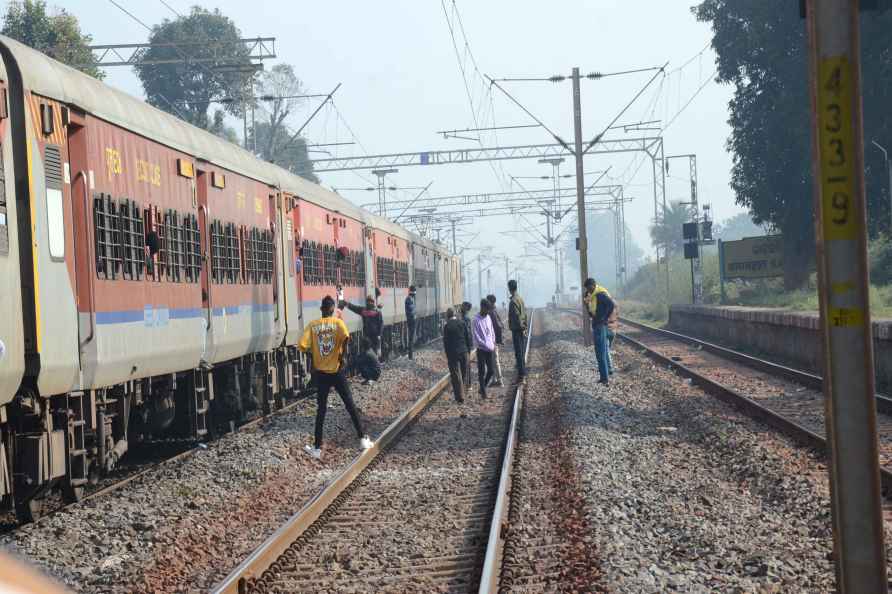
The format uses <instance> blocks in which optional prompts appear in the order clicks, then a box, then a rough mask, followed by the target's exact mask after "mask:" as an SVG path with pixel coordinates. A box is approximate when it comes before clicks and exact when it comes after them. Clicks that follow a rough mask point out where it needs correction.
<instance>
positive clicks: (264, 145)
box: [250, 64, 319, 182]
mask: <svg viewBox="0 0 892 594" xmlns="http://www.w3.org/2000/svg"><path fill="white" fill-rule="evenodd" d="M257 92H258V95H259V96H260V98H261V100H262V101H263V103H262V105H265V106H269V107H268V109H267V110H266V113H267V116H268V117H267V118H266V121H265V122H259V123H257V124H256V125H255V126H254V128H255V129H254V130H253V132H252V136H251V143H250V146H252V147H255V146H256V148H255V152H256V153H257V155H258V156H259V157H260V158H261V159H263V160H265V161H269V162H270V163H275V164H277V165H281V166H282V167H285V168H286V169H288V170H289V171H291V172H292V173H296V174H297V175H300V176H302V177H305V178H307V179H308V180H310V181H313V182H318V181H319V179H318V178H317V177H316V176H315V175H314V174H313V163H312V162H311V161H310V159H309V156H308V154H307V143H306V141H305V140H304V139H303V138H301V137H297V138H294V139H292V136H293V133H292V132H290V131H289V129H288V126H287V125H286V123H285V122H286V119H287V118H288V116H289V115H291V113H292V112H293V111H294V110H295V108H297V107H298V105H300V104H301V102H302V101H304V100H303V99H301V98H299V97H296V96H297V95H301V94H303V93H304V87H303V83H302V82H301V81H300V79H299V78H297V75H296V74H295V73H294V68H293V67H292V66H291V65H290V64H276V65H275V66H273V67H272V68H270V70H269V71H268V72H264V73H263V75H261V77H260V81H259V85H258V88H257Z"/></svg>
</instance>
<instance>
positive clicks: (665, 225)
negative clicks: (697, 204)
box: [650, 202, 692, 254]
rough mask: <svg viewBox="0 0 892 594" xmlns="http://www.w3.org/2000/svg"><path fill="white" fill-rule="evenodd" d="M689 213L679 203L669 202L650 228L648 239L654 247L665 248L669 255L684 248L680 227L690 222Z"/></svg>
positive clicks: (686, 208)
mask: <svg viewBox="0 0 892 594" xmlns="http://www.w3.org/2000/svg"><path fill="white" fill-rule="evenodd" d="M691 220H692V217H691V211H690V210H689V209H688V207H687V206H685V205H683V204H682V203H681V202H671V203H670V204H669V206H668V207H666V210H665V212H663V213H661V214H660V218H659V220H657V222H656V224H654V225H653V226H652V227H651V228H650V239H651V242H652V243H653V244H654V245H655V246H659V247H665V248H666V249H668V251H669V253H670V254H676V253H678V252H680V251H681V250H682V249H683V247H684V238H683V237H682V225H684V224H685V223H689V222H691Z"/></svg>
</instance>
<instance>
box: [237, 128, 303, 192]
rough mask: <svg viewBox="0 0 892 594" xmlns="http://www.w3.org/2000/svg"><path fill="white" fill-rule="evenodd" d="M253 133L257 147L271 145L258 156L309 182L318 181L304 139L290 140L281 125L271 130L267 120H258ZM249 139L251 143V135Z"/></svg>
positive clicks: (289, 135) (251, 143) (289, 136)
mask: <svg viewBox="0 0 892 594" xmlns="http://www.w3.org/2000/svg"><path fill="white" fill-rule="evenodd" d="M254 134H256V136H257V148H258V149H260V147H266V146H269V147H271V148H270V149H269V153H266V154H262V153H261V154H260V155H258V156H260V157H262V158H263V159H264V160H266V161H269V162H270V163H275V164H276V165H279V166H281V167H284V168H285V169H287V170H288V171H290V172H291V173H294V174H296V175H299V176H301V177H303V178H306V179H308V180H310V181H311V182H314V183H319V178H318V177H316V175H315V174H313V163H312V162H311V161H310V158H309V155H308V154H307V141H306V140H304V139H303V138H301V137H300V136H298V137H297V138H295V139H294V140H292V139H291V134H289V133H288V131H287V130H286V129H285V128H284V127H283V126H279V127H278V128H275V132H273V128H272V126H271V125H270V124H269V123H268V122H258V123H257V125H256V126H255V127H254ZM250 141H251V142H249V144H250V145H253V137H251V138H250Z"/></svg>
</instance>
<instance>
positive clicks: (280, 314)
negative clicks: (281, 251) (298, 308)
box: [267, 194, 285, 347]
mask: <svg viewBox="0 0 892 594" xmlns="http://www.w3.org/2000/svg"><path fill="white" fill-rule="evenodd" d="M280 197H281V194H268V195H267V198H268V199H269V232H270V235H271V238H272V250H273V253H272V284H273V311H274V317H273V335H274V337H275V339H274V344H273V346H274V347H277V346H279V345H280V343H281V342H282V338H283V337H284V335H285V312H284V311H283V310H284V308H285V306H284V296H283V295H282V293H283V292H284V290H285V287H284V286H283V285H284V283H285V275H283V274H279V271H280V270H281V269H282V265H281V264H280V263H279V258H278V253H277V252H278V250H277V249H276V246H277V245H278V242H279V241H280V237H279V219H280V218H281V216H282V202H281V200H280Z"/></svg>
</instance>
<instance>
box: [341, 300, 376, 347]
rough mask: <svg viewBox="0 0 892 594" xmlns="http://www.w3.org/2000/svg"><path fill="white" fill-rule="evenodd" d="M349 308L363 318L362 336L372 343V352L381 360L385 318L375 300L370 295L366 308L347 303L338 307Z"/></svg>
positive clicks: (343, 302) (366, 301)
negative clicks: (382, 332)
mask: <svg viewBox="0 0 892 594" xmlns="http://www.w3.org/2000/svg"><path fill="white" fill-rule="evenodd" d="M345 305H346V306H347V309H349V310H350V311H352V312H353V313H355V314H358V315H359V316H360V317H362V334H363V336H365V337H366V338H368V339H369V342H370V343H372V350H374V351H375V355H376V356H377V357H378V360H379V361H380V360H381V331H382V330H383V329H384V316H382V315H381V312H380V311H379V310H378V308H377V307H375V298H374V297H372V296H371V295H369V296H368V297H366V299H365V307H360V306H359V305H353V304H352V303H348V302H346V301H341V302H340V303H339V304H338V307H343V306H345Z"/></svg>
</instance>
